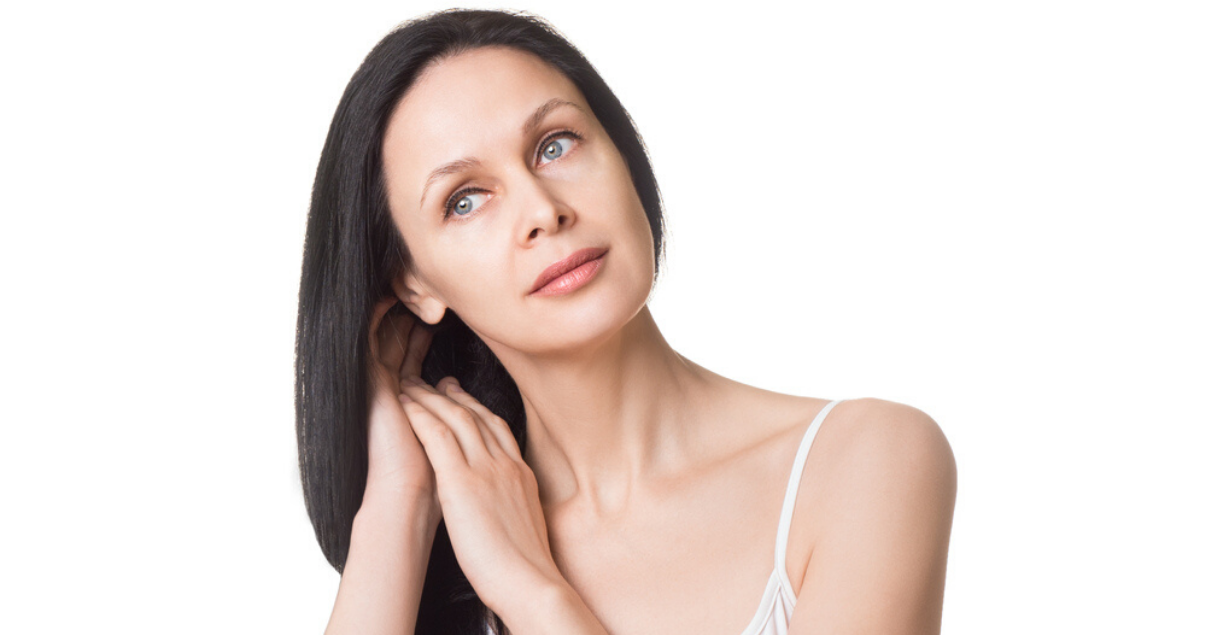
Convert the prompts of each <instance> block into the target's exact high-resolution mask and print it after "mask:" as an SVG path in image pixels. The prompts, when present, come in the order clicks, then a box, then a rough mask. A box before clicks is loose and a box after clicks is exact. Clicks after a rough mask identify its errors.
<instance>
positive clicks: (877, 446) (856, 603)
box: [789, 399, 957, 633]
mask: <svg viewBox="0 0 1206 635" xmlns="http://www.w3.org/2000/svg"><path fill="white" fill-rule="evenodd" d="M816 443H818V444H822V443H823V446H822V447H823V452H822V453H821V457H819V458H821V460H820V461H819V463H820V464H821V465H818V467H820V468H821V474H820V475H819V478H818V484H819V485H821V486H822V489H823V490H824V495H823V496H822V500H820V501H818V506H817V508H816V512H817V515H816V517H815V518H816V521H817V526H816V532H817V533H816V539H815V543H814V546H813V549H812V552H811V554H810V557H809V560H808V562H807V571H806V572H805V574H804V576H803V580H802V584H801V587H800V590H799V595H798V598H799V599H798V600H797V603H798V610H797V613H796V614H795V615H794V616H793V619H792V625H791V626H792V628H791V629H790V631H789V632H790V633H800V632H806V631H807V632H813V631H816V632H839V631H840V632H877V633H896V632H899V633H937V632H938V628H939V626H940V624H941V608H942V596H943V588H944V583H945V572H946V556H947V548H948V545H949V540H950V532H951V522H952V517H953V513H954V504H955V490H956V480H957V479H956V469H955V457H954V452H953V451H952V449H951V446H950V443H949V442H948V441H947V438H946V435H945V434H944V433H943V432H942V429H941V428H940V427H939V425H938V423H937V422H935V421H934V419H933V418H931V417H930V416H929V415H927V414H926V413H924V412H922V411H921V410H918V409H916V408H913V407H911V406H907V405H904V404H899V403H894V402H891V401H884V400H880V399H855V400H849V401H844V402H842V403H840V404H838V405H837V406H836V407H834V409H833V411H831V412H830V414H829V416H828V417H827V418H826V421H825V424H824V428H822V429H821V430H820V431H819V433H818V436H817V440H816ZM822 466H823V467H822ZM868 606H874V607H876V610H875V611H871V612H868V611H866V610H865V609H866V608H867V607H868ZM797 623H799V624H797Z"/></svg>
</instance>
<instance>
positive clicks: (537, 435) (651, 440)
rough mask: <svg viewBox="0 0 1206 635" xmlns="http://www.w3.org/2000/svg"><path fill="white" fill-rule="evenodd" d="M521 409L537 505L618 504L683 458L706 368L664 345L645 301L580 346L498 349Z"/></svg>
mask: <svg viewBox="0 0 1206 635" xmlns="http://www.w3.org/2000/svg"><path fill="white" fill-rule="evenodd" d="M496 352H497V353H499V360H500V361H501V362H502V363H503V365H504V366H505V367H506V368H507V370H508V372H510V373H511V376H512V377H513V378H514V379H515V383H516V385H517V386H518V387H519V391H520V394H521V395H522V396H523V403H524V409H525V411H526V414H527V447H526V448H525V450H524V452H525V456H526V459H527V462H528V465H529V466H530V467H531V468H532V471H533V472H534V473H535V475H536V480H537V482H538V485H539V488H540V498H541V502H542V503H543V505H544V506H545V507H546V508H550V507H560V506H563V505H566V504H568V503H571V502H572V503H573V504H574V505H575V506H579V505H583V506H585V507H586V508H587V509H590V510H592V511H593V512H594V513H595V514H597V515H600V516H609V515H613V514H616V513H620V512H622V511H623V509H624V508H625V507H626V506H627V505H628V503H629V502H630V500H631V499H632V497H633V495H634V494H636V493H638V491H639V489H640V488H641V486H642V485H643V484H645V483H646V482H648V481H649V480H650V479H653V478H657V477H658V476H662V475H668V474H672V473H674V472H675V471H676V470H679V469H681V468H682V467H684V466H685V465H686V464H687V459H688V454H687V453H688V450H689V445H688V443H689V442H690V440H692V439H693V438H695V437H694V436H693V435H692V434H691V433H692V432H693V430H692V426H693V424H695V423H697V422H698V421H699V420H700V415H701V414H702V413H700V412H698V404H700V403H703V402H704V401H705V400H704V399H703V396H704V395H706V394H707V393H708V390H709V387H710V386H711V385H712V380H713V378H714V377H715V375H712V374H711V373H709V372H708V371H706V370H705V369H703V368H701V367H699V366H698V365H696V364H694V363H693V362H691V361H689V360H687V359H686V358H684V357H682V356H681V355H679V354H678V353H676V352H675V351H674V350H673V349H671V348H670V345H669V344H668V343H667V342H666V340H665V338H664V337H662V333H661V331H660V330H658V328H657V324H656V323H654V321H653V316H652V315H651V314H650V312H649V307H648V306H646V307H644V308H642V309H641V310H640V312H639V313H638V314H637V315H636V316H635V317H633V319H632V320H630V321H629V322H628V323H627V324H625V326H624V328H623V329H621V330H620V331H619V332H617V333H616V334H615V335H614V336H613V337H610V338H608V339H607V340H606V341H603V342H601V343H599V344H598V345H596V346H592V347H590V348H589V350H581V351H576V352H575V353H574V354H573V355H559V356H557V357H555V358H548V357H532V356H528V355H521V354H517V353H516V352H515V351H510V350H502V351H496Z"/></svg>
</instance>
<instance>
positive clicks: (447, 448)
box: [398, 393, 468, 485]
mask: <svg viewBox="0 0 1206 635" xmlns="http://www.w3.org/2000/svg"><path fill="white" fill-rule="evenodd" d="M398 401H400V402H401V403H402V410H403V411H404V412H405V413H406V419H407V420H408V421H410V427H411V429H412V430H414V432H415V437H417V438H418V439H419V443H421V444H423V451H424V452H426V453H427V460H428V461H430V462H431V469H433V470H435V473H436V483H437V485H438V483H439V479H440V474H451V473H453V472H455V471H456V470H458V469H461V468H463V467H464V466H465V465H466V464H467V463H468V461H466V460H465V453H464V452H462V451H461V444H460V440H459V439H458V438H457V437H456V434H455V433H454V432H453V431H452V428H449V427H448V426H447V425H445V424H444V422H443V421H440V419H439V418H438V417H436V416H435V415H434V414H432V413H431V411H429V410H427V408H425V407H423V404H421V403H419V402H417V401H415V400H414V399H411V398H410V397H409V396H407V394H406V393H402V394H401V395H399V397H398Z"/></svg>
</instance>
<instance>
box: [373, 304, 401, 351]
mask: <svg viewBox="0 0 1206 635" xmlns="http://www.w3.org/2000/svg"><path fill="white" fill-rule="evenodd" d="M397 301H398V298H394V297H386V298H382V299H381V300H379V301H378V302H377V304H376V305H375V306H374V307H373V315H372V317H371V318H369V353H371V354H372V359H374V360H376V359H377V352H378V351H379V350H380V347H379V346H378V342H377V331H378V329H379V328H380V327H381V320H382V318H383V317H385V313H386V312H387V311H389V309H390V307H392V306H393V305H394V303H395V302H397Z"/></svg>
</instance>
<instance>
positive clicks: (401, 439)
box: [364, 296, 442, 523]
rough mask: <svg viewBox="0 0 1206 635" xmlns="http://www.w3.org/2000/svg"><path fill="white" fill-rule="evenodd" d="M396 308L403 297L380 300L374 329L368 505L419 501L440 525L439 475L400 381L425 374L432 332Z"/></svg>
mask: <svg viewBox="0 0 1206 635" xmlns="http://www.w3.org/2000/svg"><path fill="white" fill-rule="evenodd" d="M397 303H398V298H396V297H393V296H390V297H388V298H384V299H382V300H381V301H379V302H378V303H377V305H376V307H375V308H374V309H373V317H372V321H371V322H370V325H369V380H370V383H371V387H370V390H371V391H372V397H371V399H370V401H369V416H368V462H369V464H368V481H367V483H366V485H365V493H364V498H365V501H364V504H366V505H367V504H372V505H384V506H387V507H392V506H394V505H400V504H404V503H407V502H417V503H418V504H420V505H423V506H425V507H427V508H428V509H430V510H431V511H432V512H433V515H432V518H433V519H434V520H433V522H436V523H438V522H439V519H440V518H441V517H442V513H441V510H440V499H439V497H438V496H437V495H436V481H435V470H434V469H432V467H431V461H430V460H429V459H428V458H427V454H426V452H424V451H423V446H422V444H420V443H419V439H418V438H417V437H416V436H415V433H414V430H413V429H411V426H410V420H409V419H407V417H406V413H405V411H403V409H402V403H401V402H400V401H398V395H399V394H400V393H401V392H402V389H401V386H400V383H399V382H400V379H401V378H402V377H406V376H415V377H418V376H419V375H420V371H421V370H422V364H423V357H424V356H425V355H426V354H427V349H428V347H429V346H430V345H431V337H432V331H431V329H430V327H428V326H427V325H426V324H424V323H423V322H422V321H420V320H419V319H418V318H417V317H415V315H414V314H413V313H411V312H409V311H406V310H396V311H390V309H391V308H393V307H394V305H395V304H397ZM407 497H411V500H410V501H408V500H407ZM414 497H417V498H418V500H417V501H416V500H414Z"/></svg>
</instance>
